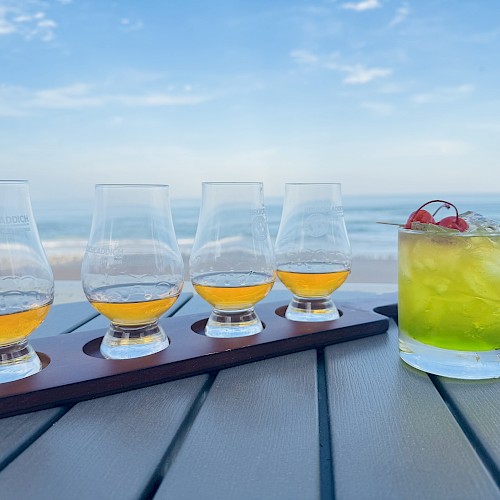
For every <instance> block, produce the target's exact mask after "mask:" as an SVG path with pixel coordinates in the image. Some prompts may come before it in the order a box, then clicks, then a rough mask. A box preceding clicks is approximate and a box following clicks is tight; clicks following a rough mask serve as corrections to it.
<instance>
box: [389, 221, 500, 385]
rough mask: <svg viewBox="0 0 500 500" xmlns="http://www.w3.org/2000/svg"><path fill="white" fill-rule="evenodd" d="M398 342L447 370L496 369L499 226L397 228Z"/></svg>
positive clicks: (424, 365)
mask: <svg viewBox="0 0 500 500" xmlns="http://www.w3.org/2000/svg"><path fill="white" fill-rule="evenodd" d="M398 262H399V264H398V265H399V272H398V274H399V309H398V322H399V349H400V355H401V358H402V359H403V360H404V361H406V362H407V363H409V364H410V365H412V366H415V367H416V368H419V369H422V370H424V371H427V372H430V373H435V374H438V375H445V376H448V377H456V378H467V379H482V378H496V377H500V233H488V234H485V233H476V234H474V232H459V231H451V230H449V231H442V232H441V231H439V230H436V231H435V232H434V231H432V228H431V230H430V231H419V230H415V229H400V230H399V248H398Z"/></svg>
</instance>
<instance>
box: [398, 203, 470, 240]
mask: <svg viewBox="0 0 500 500" xmlns="http://www.w3.org/2000/svg"><path fill="white" fill-rule="evenodd" d="M431 203H442V204H443V205H441V206H440V207H439V208H438V209H437V210H436V211H435V212H434V214H433V215H431V213H430V212H428V211H427V210H422V209H423V208H424V207H426V206H427V205H430V204H431ZM451 207H453V208H454V209H455V215H451V216H449V217H445V218H444V219H441V220H440V221H439V222H436V221H435V219H434V215H436V214H437V213H438V212H439V210H441V208H451ZM413 222H420V223H422V224H436V225H438V226H441V227H447V228H449V229H456V230H457V231H460V232H461V233H463V232H464V231H466V230H467V229H468V227H469V224H467V222H466V221H465V220H464V219H462V218H461V217H459V215H458V209H457V207H456V206H455V205H453V203H450V202H449V201H445V200H431V201H428V202H427V203H424V204H423V205H422V206H421V207H419V208H418V209H417V210H415V212H412V213H411V214H410V216H409V217H408V220H407V221H406V224H405V226H404V227H405V229H411V227H412V223H413Z"/></svg>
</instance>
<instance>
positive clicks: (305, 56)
mask: <svg viewBox="0 0 500 500" xmlns="http://www.w3.org/2000/svg"><path fill="white" fill-rule="evenodd" d="M290 56H291V57H292V59H293V60H294V61H295V62H297V63H298V64H316V63H318V62H319V57H318V56H317V55H315V54H313V53H312V52H308V51H307V50H293V51H292V52H290Z"/></svg>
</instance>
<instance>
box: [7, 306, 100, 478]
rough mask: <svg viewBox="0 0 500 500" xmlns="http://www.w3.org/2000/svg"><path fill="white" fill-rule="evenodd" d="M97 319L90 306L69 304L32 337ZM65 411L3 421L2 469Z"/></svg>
mask: <svg viewBox="0 0 500 500" xmlns="http://www.w3.org/2000/svg"><path fill="white" fill-rule="evenodd" d="M94 316H95V311H94V310H93V307H91V306H90V305H89V304H88V303H76V304H75V303H73V304H72V303H68V304H61V305H57V306H54V307H53V308H52V309H51V310H50V311H49V314H48V315H47V318H46V319H45V321H44V323H42V325H41V326H40V327H39V328H38V329H37V330H36V331H35V333H34V334H33V335H32V338H37V337H48V336H52V335H59V334H62V333H64V332H67V331H70V330H71V329H72V328H75V326H77V325H79V324H81V323H83V322H85V321H88V320H89V319H91V318H92V317H94ZM65 411H66V410H65V409H62V408H54V409H50V410H44V411H39V412H34V413H30V414H28V415H20V416H16V417H10V418H5V419H1V422H2V425H0V443H1V444H2V445H1V448H0V450H1V451H0V470H1V469H2V468H3V467H4V466H5V465H7V464H8V463H9V462H10V461H11V460H12V459H13V458H14V457H15V456H17V455H18V454H19V453H21V452H22V450H23V449H24V448H25V447H26V446H28V445H29V444H30V443H31V442H32V441H33V440H34V439H36V437H37V436H38V435H39V434H40V433H41V432H43V430H44V429H46V428H47V427H48V426H49V425H51V424H52V423H53V422H54V421H55V420H57V419H58V418H59V417H60V416H61V415H62V414H63V413H64V412H65Z"/></svg>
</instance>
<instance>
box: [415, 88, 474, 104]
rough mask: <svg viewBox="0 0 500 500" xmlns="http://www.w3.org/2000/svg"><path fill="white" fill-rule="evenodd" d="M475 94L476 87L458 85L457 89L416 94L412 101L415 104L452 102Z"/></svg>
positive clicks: (441, 89) (442, 89) (443, 89)
mask: <svg viewBox="0 0 500 500" xmlns="http://www.w3.org/2000/svg"><path fill="white" fill-rule="evenodd" d="M472 92H474V86H473V85H470V84H463V85H458V86H456V87H444V88H440V89H436V90H434V91H432V92H423V93H421V94H415V95H414V96H413V97H412V98H411V100H412V101H413V102H414V103H415V104H429V103H440V102H451V101H455V100H456V99H459V98H460V97H462V96H464V95H467V94H471V93H472Z"/></svg>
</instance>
